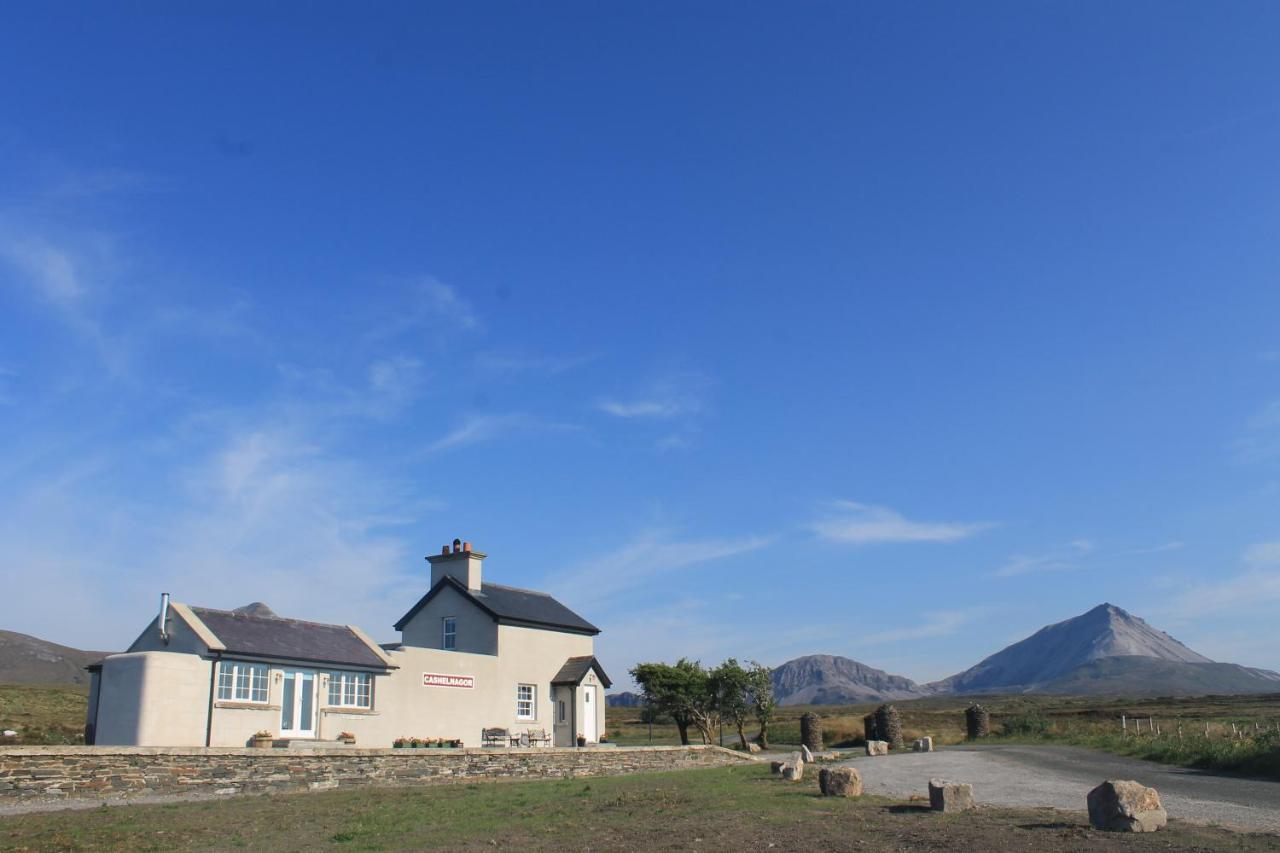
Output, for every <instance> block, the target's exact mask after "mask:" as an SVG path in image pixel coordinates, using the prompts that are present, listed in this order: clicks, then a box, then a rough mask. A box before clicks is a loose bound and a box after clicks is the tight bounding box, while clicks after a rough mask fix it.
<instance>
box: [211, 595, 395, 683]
mask: <svg viewBox="0 0 1280 853" xmlns="http://www.w3.org/2000/svg"><path fill="white" fill-rule="evenodd" d="M191 612H192V613H194V614H195V615H196V616H198V617H199V618H200V621H201V622H203V623H204V624H205V625H207V626H208V628H209V630H210V631H212V632H213V633H214V634H215V635H216V636H217V638H218V639H219V640H220V641H221V642H222V644H223V645H224V646H226V647H227V648H226V651H225V652H224V654H228V655H249V656H252V657H263V658H283V659H285V660H296V661H301V662H306V663H325V664H338V665H344V666H360V667H367V668H370V669H387V664H386V662H385V661H384V660H382V658H380V657H378V656H377V655H376V654H375V653H374V651H373V649H371V648H369V646H368V645H367V644H366V643H365V642H364V641H363V640H361V639H360V638H359V637H358V636H356V634H355V632H353V631H352V630H351V629H350V628H348V627H346V626H345V625H326V624H324V623H322V622H303V621H302V620H300V619H281V618H280V617H278V616H255V615H252V614H248V613H234V612H232V611H229V610H211V609H209V608H207V607H192V608H191Z"/></svg>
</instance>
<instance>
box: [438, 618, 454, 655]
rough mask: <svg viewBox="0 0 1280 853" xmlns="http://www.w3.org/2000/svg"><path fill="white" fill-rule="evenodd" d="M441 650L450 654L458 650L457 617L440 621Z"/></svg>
mask: <svg viewBox="0 0 1280 853" xmlns="http://www.w3.org/2000/svg"><path fill="white" fill-rule="evenodd" d="M450 629H452V630H450ZM440 648H442V649H444V650H445V651H450V652H452V651H455V650H456V649H457V648H458V617H457V616H445V617H444V618H442V619H441V620H440Z"/></svg>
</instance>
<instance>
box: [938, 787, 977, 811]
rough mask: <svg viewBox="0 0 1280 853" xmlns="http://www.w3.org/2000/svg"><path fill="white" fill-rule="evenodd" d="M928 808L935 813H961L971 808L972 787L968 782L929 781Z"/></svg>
mask: <svg viewBox="0 0 1280 853" xmlns="http://www.w3.org/2000/svg"><path fill="white" fill-rule="evenodd" d="M929 807H930V808H931V809H933V810H934V811H935V812H948V813H950V812H963V811H968V810H969V809H971V808H973V786H972V785H970V784H969V783H968V782H947V781H944V780H942V779H930V780H929Z"/></svg>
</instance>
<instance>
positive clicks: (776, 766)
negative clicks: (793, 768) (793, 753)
mask: <svg viewBox="0 0 1280 853" xmlns="http://www.w3.org/2000/svg"><path fill="white" fill-rule="evenodd" d="M786 766H787V762H785V761H772V762H770V763H769V769H770V770H772V771H773V773H774V774H775V775H777V774H778V773H781V772H782V768H784V767H786Z"/></svg>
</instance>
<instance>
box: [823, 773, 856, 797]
mask: <svg viewBox="0 0 1280 853" xmlns="http://www.w3.org/2000/svg"><path fill="white" fill-rule="evenodd" d="M818 788H819V789H820V790H821V791H822V793H823V794H824V795H825V796H828V797H861V796H862V774H861V773H859V772H858V771H857V770H855V769H854V768H852V767H824V768H822V770H821V771H819V772H818Z"/></svg>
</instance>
